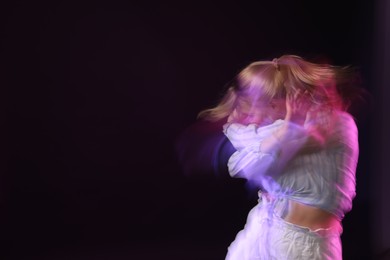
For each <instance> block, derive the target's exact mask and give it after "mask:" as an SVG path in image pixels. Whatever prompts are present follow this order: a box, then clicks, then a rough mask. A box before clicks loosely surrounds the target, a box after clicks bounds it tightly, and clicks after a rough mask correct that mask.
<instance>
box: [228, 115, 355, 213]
mask: <svg viewBox="0 0 390 260" xmlns="http://www.w3.org/2000/svg"><path fill="white" fill-rule="evenodd" d="M323 118H324V117H322V118H321V119H320V120H321V122H320V123H323V124H325V123H324V122H326V124H329V125H327V127H326V129H327V131H328V133H327V141H326V143H325V144H323V145H321V146H320V145H318V146H317V147H315V148H313V147H312V149H305V148H309V147H308V146H309V145H311V146H312V144H310V142H308V138H310V133H311V132H310V125H311V124H309V123H308V122H305V124H304V125H303V126H299V125H294V124H292V123H290V122H285V121H284V120H280V119H279V120H276V121H275V122H274V123H272V124H270V125H267V126H257V125H256V124H249V125H242V124H239V123H227V124H225V125H224V127H223V128H224V133H225V135H226V136H227V137H228V139H229V140H230V142H231V143H232V145H233V146H234V148H235V149H236V150H237V151H236V152H235V153H234V154H233V155H232V156H231V157H230V159H229V161H228V168H229V172H230V175H231V176H232V177H241V178H246V179H248V180H249V181H253V182H254V183H255V184H257V185H259V186H260V187H261V188H262V189H263V190H265V191H267V192H269V193H270V194H272V195H273V196H277V197H283V198H288V199H292V200H295V201H297V202H300V203H303V204H307V205H310V206H314V207H318V208H321V209H324V210H326V211H328V212H330V213H333V214H334V215H336V216H337V217H338V218H339V219H342V218H343V217H344V215H345V213H346V212H348V211H350V210H351V208H352V200H353V198H354V197H355V187H356V182H355V171H356V166H357V161H358V153H359V147H358V131H357V127H356V124H355V121H354V120H353V118H352V116H351V115H349V114H348V113H346V112H337V113H336V116H334V117H333V116H332V119H331V120H328V121H326V120H322V119H323ZM320 120H317V123H318V122H319V121H320ZM287 123H288V124H290V127H289V136H291V138H288V141H287V142H283V143H278V142H275V145H274V146H273V147H272V149H267V151H266V152H265V151H264V149H263V150H262V146H263V143H264V141H265V140H268V141H269V140H270V138H274V139H275V136H274V133H275V132H276V131H277V130H278V129H279V128H280V127H281V126H282V125H283V124H287ZM290 134H291V135H290ZM292 148H293V149H292ZM286 153H288V154H289V155H290V156H287V157H286V156H284V157H283V156H281V154H286Z"/></svg>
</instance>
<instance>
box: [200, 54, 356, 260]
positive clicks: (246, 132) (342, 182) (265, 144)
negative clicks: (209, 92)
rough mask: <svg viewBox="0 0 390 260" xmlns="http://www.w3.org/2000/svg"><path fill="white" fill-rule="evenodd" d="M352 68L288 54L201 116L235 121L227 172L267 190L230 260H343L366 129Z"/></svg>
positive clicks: (250, 70) (261, 64) (259, 66)
mask: <svg viewBox="0 0 390 260" xmlns="http://www.w3.org/2000/svg"><path fill="white" fill-rule="evenodd" d="M343 70H344V68H339V67H335V66H330V65H326V64H315V63H311V62H308V61H305V60H304V59H302V58H301V57H298V56H293V55H284V56H282V57H280V58H278V59H274V60H273V61H258V62H254V63H252V64H250V65H249V66H247V67H246V68H244V69H243V70H242V71H241V72H240V73H239V74H238V75H237V77H236V79H235V82H234V83H233V84H232V86H231V87H230V88H229V89H228V90H227V93H226V94H225V96H224V97H223V99H222V101H221V102H220V103H219V104H218V105H217V106H216V107H215V108H212V109H208V110H204V111H202V112H201V113H200V114H199V116H200V117H202V118H205V119H208V120H220V119H223V118H227V123H226V124H225V125H224V127H223V131H224V133H225V135H226V136H227V138H228V139H229V140H230V142H231V143H232V145H233V146H234V148H235V149H236V152H235V153H234V154H233V155H232V156H231V157H230V159H229V162H228V168H229V172H230V175H231V176H233V177H239V178H245V179H247V180H248V182H250V183H251V185H252V186H255V187H258V188H259V203H258V204H257V206H255V207H254V208H253V209H252V210H251V211H250V213H249V215H248V219H247V223H246V225H245V227H244V229H243V230H241V231H240V232H239V233H238V234H237V236H236V239H235V240H234V241H233V242H232V243H231V245H230V246H229V248H228V254H227V256H226V259H229V260H246V259H247V260H252V259H253V260H254V259H264V260H271V259H277V260H281V259H300V260H302V259H310V260H314V259H321V260H322V259H329V260H330V259H331V260H337V259H342V247H341V240H340V235H341V233H342V225H341V221H342V219H343V217H344V215H345V213H347V212H349V211H350V210H351V208H352V200H353V198H354V197H355V171H356V166H357V161H358V131H357V127H356V124H355V122H354V119H353V117H352V116H351V115H350V114H349V113H347V112H346V109H347V104H348V101H347V99H345V98H343V97H342V96H341V95H340V93H343V92H345V91H343V90H342V89H341V88H340V86H339V85H338V83H339V79H341V75H342V73H343Z"/></svg>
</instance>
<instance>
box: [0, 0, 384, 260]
mask: <svg viewBox="0 0 390 260" xmlns="http://www.w3.org/2000/svg"><path fill="white" fill-rule="evenodd" d="M378 2H379V1H377V2H375V1H363V0H361V1H357V0H356V1H322V2H318V1H260V0H258V1H225V2H212V1H210V2H201V1H194V2H187V1H176V2H173V1H172V2H171V1H160V2H158V1H153V2H152V1H143V2H142V1H139V2H135V1H90V2H87V1H74V2H72V1H47V2H44V1H12V2H9V3H8V4H2V8H1V18H0V19H1V20H0V21H1V42H0V44H1V60H0V66H1V67H0V70H1V72H0V75H1V89H2V92H1V104H2V106H3V108H2V112H1V114H0V116H1V117H2V123H3V124H2V130H3V131H2V132H3V134H2V145H1V147H2V150H1V152H2V153H3V156H2V158H3V159H4V161H3V163H2V164H1V165H2V166H1V176H0V177H1V183H0V187H1V191H0V209H1V212H0V213H1V214H0V221H1V227H0V229H1V231H0V239H1V241H0V242H1V255H0V256H1V257H2V258H3V259H224V256H225V254H226V248H227V247H228V245H229V244H230V242H232V241H233V239H234V237H235V235H236V233H237V232H238V231H239V230H240V229H242V227H243V225H244V223H245V219H246V216H247V213H248V211H249V210H250V208H251V207H253V206H254V205H255V203H256V197H255V196H254V194H252V193H250V192H249V191H247V190H246V189H245V182H244V181H243V180H240V179H231V178H230V177H229V176H228V173H227V172H226V167H225V166H224V164H223V162H224V160H225V159H226V155H224V154H219V155H218V153H217V151H218V149H217V148H218V147H220V146H221V145H223V142H224V139H223V136H222V133H221V132H220V122H219V123H217V124H205V123H201V122H197V121H196V115H197V113H198V112H199V111H200V110H202V109H204V108H207V107H210V106H212V105H214V104H215V103H216V102H217V100H218V99H219V97H221V94H222V91H223V90H224V86H225V84H226V83H227V82H228V81H229V80H230V79H231V78H232V77H233V76H234V75H235V74H236V73H237V72H238V71H239V70H240V69H242V68H243V67H244V66H246V65H247V64H248V63H250V62H252V61H255V60H259V59H270V60H271V59H273V58H275V57H279V56H280V55H282V54H297V55H301V56H303V57H305V58H307V59H311V60H326V61H328V62H330V63H332V64H335V65H341V66H344V65H353V66H356V67H358V68H359V69H360V71H361V76H362V85H363V87H364V88H365V89H366V90H367V92H368V94H366V95H365V96H364V97H365V101H361V102H360V103H358V104H356V105H354V106H353V111H352V112H353V113H354V115H355V117H356V119H357V124H358V127H359V130H360V136H359V140H360V150H361V152H360V161H359V165H358V170H357V180H358V182H357V194H358V195H357V197H356V199H355V200H354V209H353V210H352V211H351V212H350V213H349V214H347V216H346V218H345V219H344V222H343V223H344V234H343V236H342V240H343V245H344V249H343V250H344V258H345V259H374V256H377V255H378V253H381V252H382V251H380V250H379V252H377V251H376V250H375V248H376V246H375V242H374V240H373V236H375V234H376V233H375V232H376V230H381V229H382V227H381V226H378V225H377V223H373V220H372V219H371V215H370V212H373V211H374V209H373V208H372V205H371V203H370V202H371V201H372V200H375V193H374V192H373V188H372V185H371V186H370V184H372V183H374V182H375V175H374V177H372V175H370V169H371V165H372V164H375V161H374V160H375V157H373V156H372V152H373V150H374V149H375V147H374V146H373V145H372V136H373V135H374V133H372V132H371V127H370V126H371V125H372V124H373V122H372V119H371V118H372V117H371V116H370V115H373V114H375V113H381V111H383V109H384V108H383V107H380V106H377V102H376V101H375V100H376V99H375V95H380V93H381V92H380V89H379V90H378V89H374V87H373V85H374V83H375V77H376V74H375V73H376V71H375V69H374V68H375V64H376V63H375V62H376V60H375V57H376V56H375V55H378V54H376V52H375V51H377V45H376V44H377V41H378V40H375V39H378V37H379V38H380V36H378V34H380V32H378V29H377V26H378V21H377V20H376V12H377V10H378V5H377V3H378ZM382 47H383V46H382ZM378 120H379V119H378ZM377 140H379V141H380V137H378V136H377ZM218 156H219V157H220V158H221V159H220V160H218ZM383 203H386V202H383ZM383 205H384V204H383Z"/></svg>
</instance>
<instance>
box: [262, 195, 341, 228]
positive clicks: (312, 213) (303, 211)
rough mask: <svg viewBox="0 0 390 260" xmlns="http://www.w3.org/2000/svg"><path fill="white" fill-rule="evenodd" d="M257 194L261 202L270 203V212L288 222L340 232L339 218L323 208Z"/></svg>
mask: <svg viewBox="0 0 390 260" xmlns="http://www.w3.org/2000/svg"><path fill="white" fill-rule="evenodd" d="M259 196H260V197H261V200H262V201H263V203H265V204H266V205H267V204H268V205H269V206H271V205H272V206H271V208H272V214H275V215H276V216H277V217H279V218H281V219H283V220H284V221H286V222H288V223H291V224H293V225H297V226H300V227H304V228H308V229H310V230H311V231H316V230H327V229H332V230H335V231H336V232H337V233H341V232H342V226H341V221H340V220H339V218H338V217H337V216H336V215H334V214H332V213H330V212H328V211H326V210H324V209H321V208H318V207H313V206H309V205H305V204H302V203H300V202H297V201H294V200H291V199H288V198H285V197H276V196H273V195H270V194H268V193H259Z"/></svg>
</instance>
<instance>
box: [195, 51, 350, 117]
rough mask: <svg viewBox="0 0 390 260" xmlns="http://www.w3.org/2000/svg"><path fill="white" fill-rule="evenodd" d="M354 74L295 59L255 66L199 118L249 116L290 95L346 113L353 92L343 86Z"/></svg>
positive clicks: (199, 115)
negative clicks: (305, 98) (308, 99)
mask: <svg viewBox="0 0 390 260" xmlns="http://www.w3.org/2000/svg"><path fill="white" fill-rule="evenodd" d="M351 72H352V68H350V67H337V66H332V65H329V64H316V63H312V62H308V61H306V60H304V59H303V58H301V57H299V56H296V55H283V56H281V57H280V58H278V59H274V60H273V61H257V62H253V63H251V64H249V65H248V66H247V67H245V68H244V69H243V70H242V71H241V72H239V73H238V75H237V76H236V77H235V79H234V80H233V81H232V83H231V84H230V86H229V88H228V90H227V92H226V93H225V95H224V96H223V98H222V99H221V100H220V102H219V103H218V104H217V106H215V107H213V108H209V109H206V110H203V111H201V112H200V113H199V114H198V118H203V119H205V120H208V121H218V120H221V119H223V118H225V117H227V116H230V115H232V114H237V115H244V114H245V115H248V114H251V113H253V112H254V111H256V110H258V109H262V108H263V107H264V104H267V102H268V103H269V102H270V101H271V100H272V99H274V98H286V95H287V93H293V94H294V93H298V95H299V94H301V93H306V94H308V95H309V96H310V101H311V102H312V103H313V104H315V105H319V106H321V107H328V108H330V109H335V110H346V109H347V108H348V106H349V104H350V101H349V100H350V96H351V93H352V92H351V91H347V90H346V88H344V87H343V85H348V84H346V83H348V78H349V76H348V75H351Z"/></svg>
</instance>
